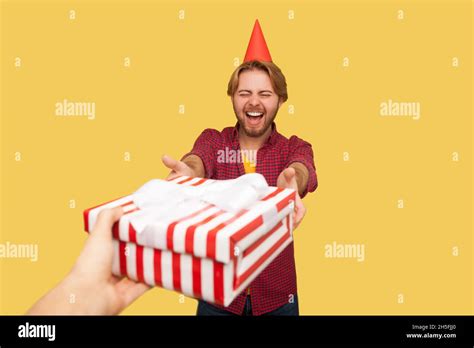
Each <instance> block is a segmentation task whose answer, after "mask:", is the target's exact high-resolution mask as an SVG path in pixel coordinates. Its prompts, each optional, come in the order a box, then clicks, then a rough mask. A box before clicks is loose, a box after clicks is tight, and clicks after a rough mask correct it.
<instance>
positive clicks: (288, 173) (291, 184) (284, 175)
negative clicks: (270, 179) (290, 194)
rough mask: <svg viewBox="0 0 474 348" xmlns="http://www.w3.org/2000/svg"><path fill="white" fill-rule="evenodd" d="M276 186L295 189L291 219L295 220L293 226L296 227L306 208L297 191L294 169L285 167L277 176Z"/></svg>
mask: <svg viewBox="0 0 474 348" xmlns="http://www.w3.org/2000/svg"><path fill="white" fill-rule="evenodd" d="M277 186H278V187H281V188H289V189H293V190H295V191H296V199H295V212H294V213H293V221H294V222H295V224H294V228H295V229H296V228H297V227H298V225H299V224H300V223H301V221H302V220H303V218H304V215H305V214H306V208H305V206H304V204H303V201H302V200H301V197H300V195H299V193H298V184H297V183H296V172H295V170H294V169H293V168H286V169H285V170H283V171H282V172H281V173H280V175H279V176H278V179H277Z"/></svg>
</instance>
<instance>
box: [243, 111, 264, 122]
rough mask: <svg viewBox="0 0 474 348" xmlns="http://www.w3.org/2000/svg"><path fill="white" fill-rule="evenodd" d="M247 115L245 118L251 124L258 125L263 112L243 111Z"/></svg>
mask: <svg viewBox="0 0 474 348" xmlns="http://www.w3.org/2000/svg"><path fill="white" fill-rule="evenodd" d="M245 116H247V120H248V121H249V123H250V124H251V125H258V124H259V123H260V121H261V120H262V119H263V112H259V111H247V112H246V113H245Z"/></svg>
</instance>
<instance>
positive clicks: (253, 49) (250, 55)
mask: <svg viewBox="0 0 474 348" xmlns="http://www.w3.org/2000/svg"><path fill="white" fill-rule="evenodd" d="M250 60H259V61H263V62H271V61H272V57H271V56H270V51H269V50H268V47H267V43H266V42H265V38H264V37H263V32H262V28H260V23H259V22H258V19H257V20H255V25H254V27H253V31H252V36H251V37H250V42H249V45H248V47H247V52H246V53H245V58H244V62H248V61H250Z"/></svg>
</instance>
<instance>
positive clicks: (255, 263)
mask: <svg viewBox="0 0 474 348" xmlns="http://www.w3.org/2000/svg"><path fill="white" fill-rule="evenodd" d="M170 182H173V183H175V184H176V185H183V186H195V187H196V186H206V185H212V184H213V183H215V182H217V181H216V180H210V179H202V178H191V177H186V176H181V177H177V178H174V179H173V180H170ZM294 199H295V191H294V190H290V189H281V188H277V187H268V190H267V191H266V192H265V195H264V197H263V198H262V199H260V200H258V201H257V202H255V203H254V204H252V205H251V206H249V207H248V208H247V209H243V210H240V211H238V212H228V211H223V210H221V209H219V208H218V207H216V206H215V205H212V204H204V205H203V206H200V207H196V209H195V210H194V211H188V212H186V213H185V214H183V215H182V216H179V217H178V218H176V219H174V220H173V221H167V222H166V223H162V224H161V225H159V226H158V227H157V226H155V228H154V229H146V228H145V229H144V230H141V231H140V232H139V233H137V231H136V229H135V228H134V226H133V224H132V222H131V221H132V220H134V221H136V220H137V217H139V214H140V208H139V207H138V206H137V205H136V204H135V203H134V201H133V195H129V196H126V197H122V198H119V199H116V200H113V201H110V202H108V203H105V204H101V205H99V206H97V207H93V208H90V209H87V210H85V211H84V223H85V229H86V231H87V232H89V231H90V230H92V229H93V227H94V224H95V221H96V219H97V216H98V214H99V213H100V211H101V210H103V209H106V208H114V207H117V206H122V207H123V209H124V212H125V214H124V215H123V216H122V217H121V219H120V220H119V221H118V222H117V223H115V225H114V226H113V237H114V240H113V243H114V260H113V269H112V272H113V273H114V274H115V275H119V276H127V277H129V278H130V279H133V280H136V281H141V282H145V283H147V284H149V285H151V286H161V287H163V288H165V289H169V290H175V291H178V292H180V293H183V294H184V295H186V296H190V297H194V298H200V299H204V300H205V301H207V302H211V303H217V304H221V305H224V306H228V305H229V304H230V303H231V302H232V301H233V299H234V298H235V297H236V296H237V295H238V294H239V293H240V292H242V291H243V290H244V289H245V288H246V287H248V285H249V284H250V283H251V282H252V280H253V279H255V277H257V276H258V274H260V273H261V272H262V271H263V270H264V269H265V267H266V266H267V265H268V264H269V263H270V262H272V260H273V259H274V258H275V257H276V256H278V254H280V253H281V252H282V251H283V250H284V249H285V247H286V246H288V244H290V243H291V241H292V240H293V238H292V230H293V215H292V212H293V209H294Z"/></svg>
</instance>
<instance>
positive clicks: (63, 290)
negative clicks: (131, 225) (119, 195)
mask: <svg viewBox="0 0 474 348" xmlns="http://www.w3.org/2000/svg"><path fill="white" fill-rule="evenodd" d="M122 214H123V210H122V208H121V207H118V208H114V209H106V210H104V211H102V212H101V213H100V214H99V216H98V219H97V222H96V225H95V227H94V229H93V231H92V232H91V233H90V235H89V237H88V238H87V241H86V244H85V246H84V248H83V250H82V252H81V254H80V255H79V257H78V259H77V261H76V264H75V265H74V267H73V269H72V271H71V272H70V274H69V275H68V276H67V277H66V278H65V279H64V280H63V281H62V282H61V283H60V284H59V285H58V286H57V287H56V288H54V289H52V290H51V291H50V292H49V293H47V294H46V295H45V296H44V297H43V298H41V299H40V300H39V301H38V302H37V303H36V304H35V305H33V307H32V308H31V309H30V310H29V311H28V314H100V315H111V314H118V313H120V312H121V311H122V310H124V309H125V308H126V307H127V306H129V305H130V304H131V303H132V302H133V301H135V300H136V299H137V298H138V297H140V296H141V295H143V294H144V293H145V291H146V290H148V289H149V286H148V285H145V284H142V283H135V282H134V281H132V280H129V279H127V278H118V277H116V276H114V275H112V272H111V270H112V258H113V244H112V226H113V224H114V222H116V221H118V220H119V219H120V217H121V216H122Z"/></svg>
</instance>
